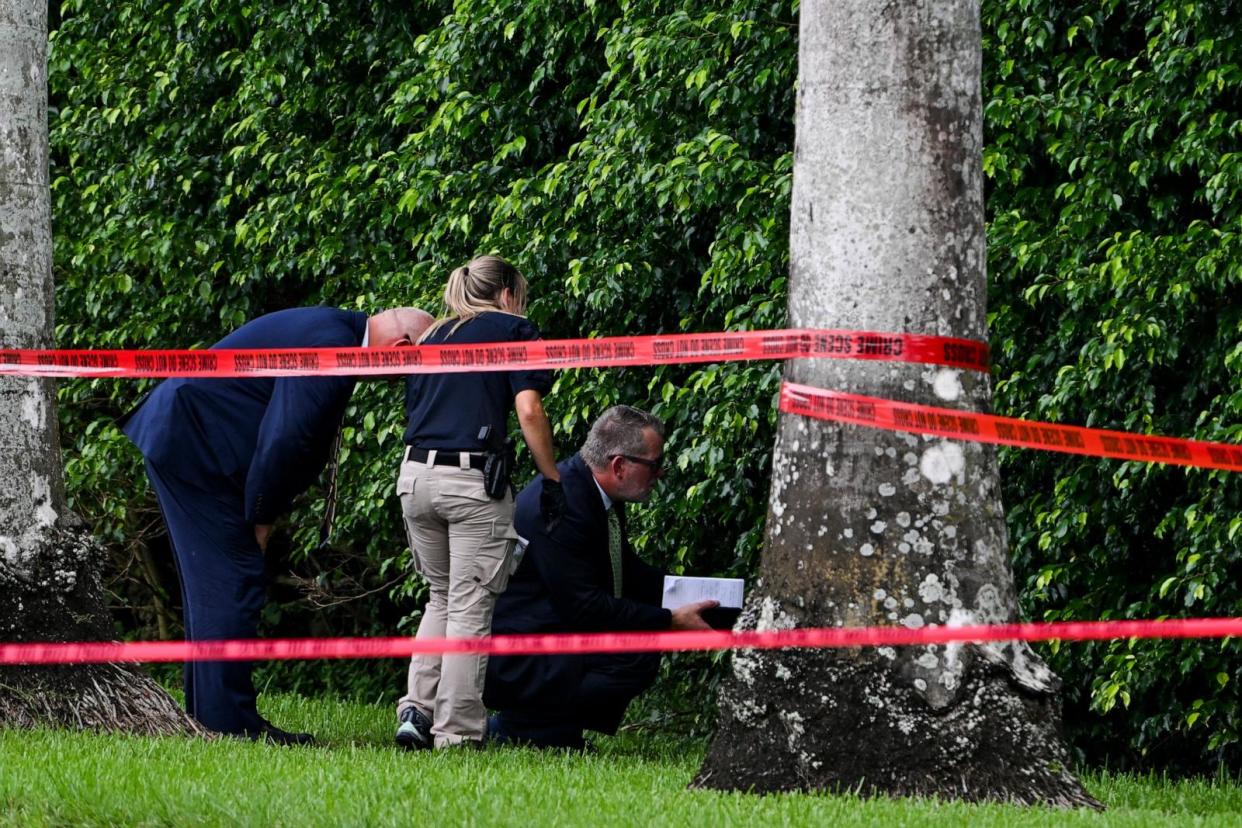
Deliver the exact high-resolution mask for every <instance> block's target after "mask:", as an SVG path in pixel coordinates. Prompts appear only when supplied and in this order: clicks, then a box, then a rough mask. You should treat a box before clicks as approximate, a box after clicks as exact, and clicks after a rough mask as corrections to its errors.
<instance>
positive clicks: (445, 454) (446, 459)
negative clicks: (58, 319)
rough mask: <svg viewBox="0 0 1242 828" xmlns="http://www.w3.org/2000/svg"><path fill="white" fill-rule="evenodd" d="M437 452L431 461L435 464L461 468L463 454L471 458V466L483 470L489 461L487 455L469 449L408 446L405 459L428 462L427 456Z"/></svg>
mask: <svg viewBox="0 0 1242 828" xmlns="http://www.w3.org/2000/svg"><path fill="white" fill-rule="evenodd" d="M432 451H434V452H435V453H436V459H435V460H433V461H432V462H431V465H433V466H456V467H457V468H461V456H462V455H463V454H465V455H467V456H469V458H470V468H472V469H478V470H479V471H483V464H484V463H486V462H487V457H486V456H485V455H482V454H475V453H473V452H468V451H450V450H446V449H420V448H414V447H413V446H408V447H407V448H406V450H405V459H406V460H409V461H412V462H414V463H426V462H427V458H428V457H430V456H431V452H432Z"/></svg>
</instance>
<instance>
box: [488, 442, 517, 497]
mask: <svg viewBox="0 0 1242 828" xmlns="http://www.w3.org/2000/svg"><path fill="white" fill-rule="evenodd" d="M479 439H480V440H482V441H483V444H484V445H485V446H487V453H486V454H484V455H483V491H485V492H487V496H488V497H490V498H492V499H493V500H501V499H503V498H504V496H505V490H506V489H508V488H509V476H510V475H511V474H512V472H513V465H514V462H515V460H516V459H517V458H516V451H515V447H514V444H513V440H512V439H510V438H508V437H505V438H501V437H500V435H499V434H497V433H496V431H495V429H493V428H492V427H491V426H489V425H486V426H483V427H482V428H480V429H479Z"/></svg>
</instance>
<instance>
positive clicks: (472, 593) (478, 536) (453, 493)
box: [397, 452, 517, 748]
mask: <svg viewBox="0 0 1242 828" xmlns="http://www.w3.org/2000/svg"><path fill="white" fill-rule="evenodd" d="M443 456H444V455H443V454H441V457H443ZM452 456H454V457H456V456H458V455H457V453H456V452H454V453H453V454H452ZM467 457H468V455H467ZM397 493H398V494H399V495H400V496H401V512H402V515H403V517H404V518H405V528H406V533H407V536H408V537H409V541H410V550H411V551H412V552H413V555H414V568H415V570H417V572H418V574H420V575H422V576H423V577H424V578H426V579H427V583H428V584H429V585H430V587H431V599H430V600H429V601H428V603H427V606H426V608H425V609H424V610H423V619H422V623H420V624H419V626H418V635H417V638H441V637H448V638H477V637H479V636H483V635H489V634H491V631H492V610H493V609H494V608H495V606H496V596H497V595H499V594H500V593H501V592H503V591H504V588H505V586H506V585H507V584H508V582H509V570H510V565H511V563H512V558H513V547H514V543H515V541H516V540H517V532H515V531H514V529H513V496H512V494H511V493H510V492H506V493H505V496H504V499H503V500H493V499H492V498H490V497H488V496H487V493H486V492H485V491H483V473H482V472H480V471H478V470H477V469H471V468H468V467H467V468H458V467H456V466H438V465H429V464H428V463H426V462H413V461H409V460H407V461H405V462H403V463H402V464H401V472H400V474H399V475H398V477H397ZM486 672H487V656H480V655H465V654H452V655H450V654H446V655H444V656H439V655H416V656H414V657H413V658H412V659H411V660H410V676H409V691H408V693H407V694H406V695H405V696H403V697H402V698H401V699H400V700H399V701H398V702H397V715H398V717H400V715H401V713H402V712H403V711H404V710H405V709H406V708H408V707H410V706H411V705H413V706H414V707H417V708H418V710H419V712H420V713H422V714H423V715H424V716H426V717H427V718H428V719H430V720H431V723H432V728H431V733H432V736H433V737H434V738H435V745H436V747H437V748H442V747H447V746H450V745H456V744H460V743H461V742H465V741H475V742H478V741H482V740H483V738H484V737H485V735H486V734H487V710H486V708H484V706H483V678H484V676H485V674H486Z"/></svg>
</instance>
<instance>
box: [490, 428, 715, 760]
mask: <svg viewBox="0 0 1242 828" xmlns="http://www.w3.org/2000/svg"><path fill="white" fill-rule="evenodd" d="M663 463H664V424H663V422H661V421H660V419H659V418H658V417H655V416H654V415H652V414H648V413H647V412H645V411H640V410H639V409H636V408H631V407H629V406H626V405H617V406H614V407H612V408H610V409H608V410H607V411H605V412H604V413H603V414H602V415H601V416H600V417H599V419H598V420H596V421H595V423H594V424H593V425H592V426H591V432H590V434H589V435H588V437H587V439H586V442H585V443H584V444H583V446H582V449H581V451H579V453H578V454H576V455H574V456H573V457H571V458H569V459H568V460H565V461H564V462H562V463H560V464H559V465H558V468H559V470H560V473H561V483H560V487H561V490H562V491H561V492H559V493H557V492H554V491H552V492H549V493H547V494H545V492H544V479H543V477H542V475H541V476H539V477H536V478H535V479H534V481H532V482H531V484H530V485H529V486H527V487H526V488H525V489H523V490H522V492H521V494H519V495H518V499H517V515H516V518H515V521H514V525H515V528H516V529H517V532H518V534H519V535H520V536H521V537H522V538H525V539H526V540H527V541H528V545H527V547H526V552H525V554H524V556H523V557H522V560H521V563H520V565H519V567H518V569H517V571H516V572H515V573H514V575H513V577H512V579H511V580H510V581H509V587H508V589H507V590H506V591H505V592H504V593H503V594H501V596H500V598H499V600H498V601H497V604H496V612H495V615H494V617H493V621H492V632H493V633H495V634H497V635H503V634H510V633H565V632H600V631H607V630H669V629H672V630H706V629H710V628H709V626H708V625H707V624H706V623H705V622H704V621H703V618H702V617H701V613H702V611H703V610H705V609H708V608H710V607H714V606H716V603H717V602H715V601H701V602H697V603H693V604H687V605H685V606H682V607H679V608H678V609H675V610H671V611H670V610H667V609H662V608H661V607H660V601H661V595H662V592H663V584H664V572H663V571H661V570H659V569H657V568H656V567H654V566H651V565H650V564H647V563H646V562H644V561H643V560H641V559H640V558H639V557H638V556H637V555H636V554H635V553H634V550H633V549H632V548H631V547H630V545H629V543H628V542H627V540H626V519H625V505H626V504H627V503H640V502H643V501H645V500H647V498H648V497H649V496H650V495H651V492H652V489H654V488H655V485H656V482H657V481H658V480H659V479H660V477H661V476H662V475H663ZM548 495H551V496H553V497H556V498H557V499H560V498H561V497H563V506H562V508H560V509H559V510H548V509H541V508H540V504H541V502H542V500H543V499H545V498H546V497H547V496H548ZM558 512H559V515H558ZM545 514H551V515H554V516H555V517H552V518H551V520H545V518H544V517H543V515H545ZM549 523H550V524H551V525H549ZM659 664H660V656H659V653H625V654H597V655H551V656H493V657H491V658H490V659H489V660H488V663H487V679H486V684H485V689H484V693H483V700H484V702H485V703H486V704H487V706H488V707H490V708H492V709H494V710H497V711H499V712H498V715H496V716H494V717H492V718H491V719H490V720H489V722H488V729H489V739H490V740H491V741H492V742H493V743H512V744H527V745H533V746H539V747H560V748H571V749H577V748H581V747H582V746H583V738H582V733H583V731H584V730H595V731H599V732H601V733H608V734H611V733H615V732H616V730H617V727H618V726H619V725H620V724H621V720H622V719H623V717H624V715H625V709H626V707H627V706H628V705H629V703H630V701H631V700H632V699H634V697H636V696H637V695H638V694H639V693H642V692H643V691H644V690H646V689H647V688H648V687H650V686H651V684H652V682H653V681H654V680H655V677H656V672H657V670H658V669H659Z"/></svg>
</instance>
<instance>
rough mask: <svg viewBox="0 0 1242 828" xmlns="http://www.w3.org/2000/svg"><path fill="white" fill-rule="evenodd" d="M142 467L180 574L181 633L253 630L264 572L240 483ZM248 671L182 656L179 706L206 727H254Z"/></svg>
mask: <svg viewBox="0 0 1242 828" xmlns="http://www.w3.org/2000/svg"><path fill="white" fill-rule="evenodd" d="M146 466H147V476H148V477H149V478H150V480H151V484H152V486H153V487H154V488H155V494H156V497H157V498H158V500H159V504H160V511H161V512H163V515H164V523H165V524H166V525H167V527H168V535H169V538H170V540H171V543H172V548H173V556H174V557H175V558H176V562H177V574H178V576H179V577H180V579H181V598H182V607H183V612H184V617H185V636H186V639H187V640H190V641H212V640H224V639H231V638H254V637H256V635H257V634H258V628H259V613H260V612H261V611H262V609H263V604H264V602H265V600H266V597H267V596H266V586H267V583H266V581H267V578H266V570H265V564H264V559H263V552H262V550H261V549H259V544H258V541H256V540H255V536H254V526H252V525H251V524H249V523H247V522H246V520H245V517H244V515H245V504H244V495H243V492H242V490H241V488H240V487H239V486H238V485H237V484H236V483H234V482H232V481H229V480H227V479H224V478H221V479H219V480H218V481H210V483H213V484H215V485H209V484H208V483H209V481H203V480H198V481H187V480H184V479H182V478H180V477H177V476H175V475H172V474H166V473H161V472H160V470H159V469H158V468H156V467H155V466H153V465H152V464H151V463H150V462H149V461H148V462H147V464H146ZM252 670H253V664H252V662H249V661H232V662H226V661H201V662H187V663H186V665H185V706H186V710H187V711H188V712H189V713H190V715H191V716H193V717H194V718H195V719H196V720H198V722H199V723H201V724H202V725H203V726H204V727H207V728H209V729H211V730H215V731H219V732H221V733H245V732H257V731H258V729H259V728H260V727H261V725H262V723H263V720H262V719H261V718H260V717H259V713H258V710H257V707H256V696H257V694H256V692H255V688H254V682H253V681H252V680H251V672H252Z"/></svg>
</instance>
